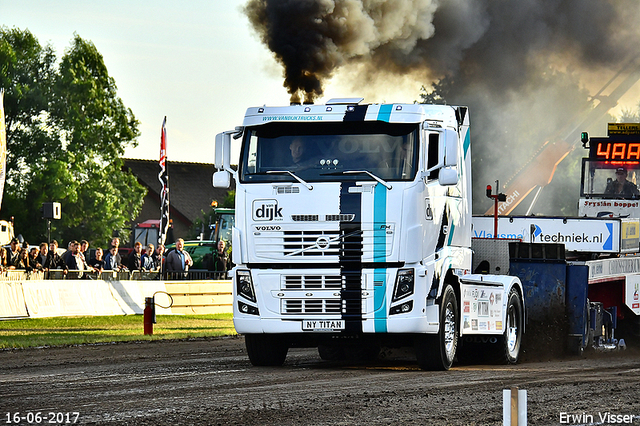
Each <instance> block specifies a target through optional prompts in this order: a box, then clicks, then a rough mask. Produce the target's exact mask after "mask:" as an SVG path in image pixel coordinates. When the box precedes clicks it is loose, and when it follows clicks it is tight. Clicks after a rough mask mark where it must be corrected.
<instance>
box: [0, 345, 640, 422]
mask: <svg viewBox="0 0 640 426" xmlns="http://www.w3.org/2000/svg"><path fill="white" fill-rule="evenodd" d="M383 355H386V358H382V359H381V360H379V361H376V363H374V364H370V365H354V364H337V363H329V362H325V361H321V360H320V358H319V357H318V356H317V352H316V350H315V349H292V350H290V352H289V356H288V357H287V361H286V363H285V365H284V366H283V367H281V368H263V367H252V366H251V365H250V364H249V361H248V360H247V358H246V353H245V349H244V340H243V339H242V338H241V337H234V338H224V339H202V340H193V341H156V342H136V343H122V344H110V345H86V346H77V347H65V348H45V349H28V350H5V351H0V365H1V366H2V367H1V369H0V370H1V371H0V423H1V424H29V423H28V422H27V421H26V420H25V421H21V422H20V423H7V413H10V416H13V415H14V414H15V413H20V415H21V416H24V415H26V414H27V413H28V412H31V413H37V412H40V413H42V416H43V418H42V420H41V421H40V423H39V424H51V423H48V420H49V419H50V418H51V417H49V416H50V415H49V414H48V413H67V412H78V413H79V416H78V421H77V424H114V425H115V424H118V425H119V424H130V425H176V424H184V425H192V424H196V425H400V424H403V425H407V424H409V425H413V424H416V425H417V424H420V425H431V424H433V425H501V424H502V390H503V389H505V388H509V387H511V386H518V387H520V389H526V390H527V392H528V419H529V424H530V425H559V424H588V423H589V420H591V419H590V418H588V417H587V418H586V420H587V421H577V420H575V419H574V420H570V419H571V418H567V417H562V414H561V413H566V415H587V416H592V417H593V424H624V423H620V422H617V423H611V422H601V421H600V419H599V414H602V415H603V416H604V415H605V413H606V412H609V413H611V414H613V415H615V416H620V417H614V420H617V419H620V420H622V419H624V418H623V417H621V416H624V415H627V416H629V417H627V419H630V420H631V421H632V424H636V425H640V353H639V352H638V351H635V350H627V351H624V352H617V353H609V354H590V355H587V356H586V357H583V358H571V359H564V360H552V361H544V362H524V363H521V364H519V365H515V366H487V365H465V366H455V365H454V368H452V369H451V370H450V371H448V372H425V371H421V370H419V369H418V368H417V366H416V365H415V362H414V361H412V359H411V358H410V357H408V356H407V355H408V354H406V353H405V354H403V353H400V352H399V351H395V352H394V351H389V352H387V353H386V354H385V353H383ZM11 418H13V417H11ZM71 419H72V420H73V417H71ZM609 419H611V417H609ZM563 420H569V421H564V422H563ZM31 424H35V423H31ZM53 424H59V423H53ZM627 424H628V423H627Z"/></svg>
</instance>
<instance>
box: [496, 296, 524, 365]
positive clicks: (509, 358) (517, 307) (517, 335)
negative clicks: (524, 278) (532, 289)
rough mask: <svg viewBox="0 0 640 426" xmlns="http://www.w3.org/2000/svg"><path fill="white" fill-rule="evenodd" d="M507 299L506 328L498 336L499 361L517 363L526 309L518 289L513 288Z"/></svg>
mask: <svg viewBox="0 0 640 426" xmlns="http://www.w3.org/2000/svg"><path fill="white" fill-rule="evenodd" d="M507 300H508V301H507V315H506V317H505V318H506V321H505V330H504V334H503V335H502V336H500V337H499V338H498V344H497V350H498V353H497V361H499V362H503V363H507V364H515V363H516V362H518V358H519V356H520V347H521V346H522V332H523V325H524V310H523V309H522V300H521V299H520V295H519V294H518V291H517V290H515V289H512V290H511V291H510V292H509V296H508V299H507Z"/></svg>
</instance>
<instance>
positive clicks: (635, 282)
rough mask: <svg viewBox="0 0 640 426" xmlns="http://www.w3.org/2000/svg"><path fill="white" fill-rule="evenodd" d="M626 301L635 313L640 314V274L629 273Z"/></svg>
mask: <svg viewBox="0 0 640 426" xmlns="http://www.w3.org/2000/svg"><path fill="white" fill-rule="evenodd" d="M624 303H625V305H627V306H628V307H629V309H631V311H632V312H633V313H634V314H636V315H640V275H627V282H626V285H625V297H624Z"/></svg>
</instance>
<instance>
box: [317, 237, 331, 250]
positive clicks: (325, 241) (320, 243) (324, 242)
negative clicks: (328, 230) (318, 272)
mask: <svg viewBox="0 0 640 426" xmlns="http://www.w3.org/2000/svg"><path fill="white" fill-rule="evenodd" d="M316 247H318V248H319V249H320V250H324V249H326V248H329V238H327V237H318V239H317V240H316Z"/></svg>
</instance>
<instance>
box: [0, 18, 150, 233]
mask: <svg viewBox="0 0 640 426" xmlns="http://www.w3.org/2000/svg"><path fill="white" fill-rule="evenodd" d="M0 87H4V88H5V91H6V93H5V98H4V99H5V115H6V124H7V182H6V185H5V194H4V199H3V205H2V210H1V215H2V216H3V217H5V218H6V217H9V216H13V217H15V226H16V232H17V233H21V234H23V236H24V237H25V239H26V240H27V241H29V242H31V243H38V242H40V241H44V240H45V238H46V222H45V220H43V219H42V213H41V206H42V203H43V202H49V201H57V202H60V203H61V204H62V219H61V220H59V221H56V220H54V221H52V232H51V237H52V238H57V239H59V240H62V241H68V240H70V239H80V238H85V239H88V240H89V241H90V242H91V244H93V245H104V244H106V243H107V242H108V240H109V239H110V238H111V235H112V233H113V232H114V231H116V232H119V233H120V234H121V235H128V232H126V231H125V230H126V227H127V225H128V223H129V222H130V221H132V220H133V219H134V218H135V217H136V216H137V214H138V212H139V211H140V209H141V208H142V203H143V198H144V195H145V190H144V188H143V187H142V186H141V185H140V184H139V183H138V182H137V179H136V178H135V177H134V176H133V175H132V174H131V173H129V172H124V171H123V170H122V158H121V157H122V155H123V154H124V150H125V148H126V147H127V146H129V145H132V146H135V145H136V141H135V139H136V138H137V137H138V136H139V130H138V125H139V123H138V121H137V120H136V119H135V117H134V115H133V112H132V111H131V110H130V109H129V108H126V107H125V106H124V104H123V102H122V100H121V99H120V98H119V97H118V96H117V93H116V92H117V88H116V84H115V81H114V79H113V78H112V77H110V76H109V73H108V72H107V68H106V66H105V64H104V60H103V58H102V55H101V54H100V53H99V52H98V50H97V49H96V47H95V46H94V44H93V43H91V42H90V41H87V40H84V39H82V38H81V37H80V36H78V35H77V34H75V35H74V37H73V40H72V42H71V45H70V47H69V48H68V49H67V50H66V51H65V53H64V55H63V56H62V58H61V59H60V61H59V62H58V61H57V58H56V55H55V53H54V51H53V48H52V47H51V46H49V45H47V46H44V47H43V46H41V45H40V43H39V42H38V40H37V39H36V37H35V36H34V35H33V34H31V32H29V30H20V29H16V28H12V29H8V28H4V27H3V28H0Z"/></svg>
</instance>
